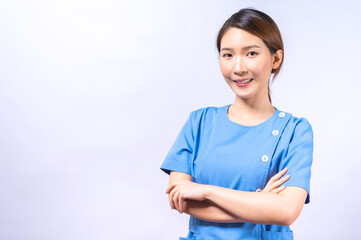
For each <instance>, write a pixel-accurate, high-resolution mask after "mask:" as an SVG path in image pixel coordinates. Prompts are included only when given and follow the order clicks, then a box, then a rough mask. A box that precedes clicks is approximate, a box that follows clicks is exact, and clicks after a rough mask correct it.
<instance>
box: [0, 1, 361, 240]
mask: <svg viewBox="0 0 361 240" xmlns="http://www.w3.org/2000/svg"><path fill="white" fill-rule="evenodd" d="M244 7H255V8H256V9H258V10H261V11H264V12H265V13H267V14H268V15H270V16H271V17H272V18H273V19H274V20H275V21H276V23H277V24H278V26H279V28H280V30H281V33H282V36H283V40H284V44H285V63H284V66H283V69H282V71H281V74H280V75H279V77H278V79H276V81H275V83H274V85H273V87H272V96H273V104H274V106H276V107H277V108H278V109H281V110H284V111H287V112H291V113H295V114H296V115H298V116H303V117H306V118H307V119H308V120H309V121H310V123H311V125H312V126H313V130H314V135H315V151H314V165H313V168H312V181H311V203H310V204H309V205H306V206H305V208H304V210H303V212H302V213H301V215H300V217H299V218H298V219H297V221H296V222H295V223H294V224H293V226H292V228H293V230H294V232H295V239H309V240H310V239H328V240H331V239H357V238H358V236H359V228H358V227H359V222H360V221H359V217H360V215H361V207H360V195H361V192H360V167H361V151H360V149H361V141H360V139H361V128H360V126H359V124H360V117H361V114H360V103H361V97H360V96H361V94H360V90H361V81H360V80H361V78H360V69H361V68H360V54H361V45H360V43H361V31H360V26H361V3H360V1H357V0H355V1H297V2H295V1H281V0H278V1H266V0H264V1H236V0H234V1H209V0H207V1H190V0H188V1H176V0H173V1H169V0H168V1H155V0H153V1H146V0H143V1H116V0H59V1H55V0H53V1H48V0H37V1H36V0H33V1H25V0H13V1H6V0H1V1H0V239H6V240H13V239H21V240H22V239H29V240H32V239H34V240H35V239H36V240H42V239H54V240H58V239H59V240H64V239H71V240H72V239H74V240H75V239H76V240H78V239H87V240H93V239H109V240H113V239H157V240H159V239H164V240H169V239H178V237H179V236H185V235H186V234H187V225H188V217H187V216H186V215H179V214H178V213H176V212H175V211H171V210H170V209H169V206H168V204H167V198H166V195H165V194H164V190H165V188H166V186H167V181H168V177H167V175H166V174H164V173H163V172H161V171H160V169H159V166H160V164H161V162H162V161H163V159H164V157H165V155H166V154H167V152H168V150H169V149H170V147H171V145H172V144H173V142H174V140H175V137H176V136H177V134H178V133H179V131H180V129H181V127H182V125H183V124H184V122H185V120H186V118H187V117H188V114H189V112H190V111H192V110H195V109H198V108H201V107H207V106H224V105H226V104H230V103H232V102H233V98H234V96H233V92H232V91H231V90H230V89H229V87H228V86H227V84H226V83H225V82H224V80H223V78H222V75H221V73H220V70H219V66H218V56H217V51H216V46H215V40H216V36H217V31H218V30H219V28H220V27H221V26H222V24H223V23H224V21H225V20H226V19H228V18H229V17H230V16H231V14H233V13H234V12H236V11H238V10H239V9H241V8H244Z"/></svg>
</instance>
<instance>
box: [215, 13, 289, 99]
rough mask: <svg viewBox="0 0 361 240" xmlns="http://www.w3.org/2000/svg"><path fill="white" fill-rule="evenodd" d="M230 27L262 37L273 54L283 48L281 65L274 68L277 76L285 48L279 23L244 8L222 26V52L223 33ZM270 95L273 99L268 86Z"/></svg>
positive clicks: (219, 34) (220, 37) (219, 42)
mask: <svg viewBox="0 0 361 240" xmlns="http://www.w3.org/2000/svg"><path fill="white" fill-rule="evenodd" d="M229 28H240V29H242V30H245V31H247V32H249V33H250V34H253V35H255V36H257V37H259V38H260V39H262V41H263V43H264V44H265V45H266V46H267V48H268V49H269V51H270V52H271V54H275V53H276V51H277V50H278V49H281V50H282V53H283V56H282V60H281V63H280V65H279V66H278V68H276V69H272V72H271V73H273V74H274V75H273V78H272V82H273V81H274V79H275V78H276V77H277V75H278V74H279V72H280V70H281V67H282V64H283V59H284V48H283V41H282V37H281V33H280V30H279V29H278V27H277V24H276V23H275V22H274V21H273V19H272V18H271V17H270V16H268V15H267V14H265V13H263V12H261V11H259V10H256V9H252V8H243V9H241V10H240V11H238V12H236V13H235V14H233V15H232V16H231V17H230V18H229V19H228V20H227V21H226V22H225V23H224V24H223V26H222V28H221V29H220V30H219V33H218V36H217V49H218V52H220V48H221V40H222V37H223V35H224V34H225V33H226V31H227V30H228V29H229ZM268 97H269V99H270V101H271V96H270V89H269V87H268Z"/></svg>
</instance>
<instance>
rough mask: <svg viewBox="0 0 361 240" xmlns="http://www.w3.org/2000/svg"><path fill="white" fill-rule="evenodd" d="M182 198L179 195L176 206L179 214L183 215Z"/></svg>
mask: <svg viewBox="0 0 361 240" xmlns="http://www.w3.org/2000/svg"><path fill="white" fill-rule="evenodd" d="M183 200H184V199H183V197H182V194H179V204H178V206H179V209H178V210H179V213H183Z"/></svg>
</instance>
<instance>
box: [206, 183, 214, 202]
mask: <svg viewBox="0 0 361 240" xmlns="http://www.w3.org/2000/svg"><path fill="white" fill-rule="evenodd" d="M213 188H214V186H212V185H204V198H205V199H206V200H209V201H211V198H212V192H213V191H212V190H213Z"/></svg>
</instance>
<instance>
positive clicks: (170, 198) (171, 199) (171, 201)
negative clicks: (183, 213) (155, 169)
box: [168, 194, 174, 209]
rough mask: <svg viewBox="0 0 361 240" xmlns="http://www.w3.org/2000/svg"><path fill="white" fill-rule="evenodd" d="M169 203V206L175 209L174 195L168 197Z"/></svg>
mask: <svg viewBox="0 0 361 240" xmlns="http://www.w3.org/2000/svg"><path fill="white" fill-rule="evenodd" d="M168 201H169V206H170V207H171V208H172V209H174V203H173V197H172V195H170V194H169V195H168Z"/></svg>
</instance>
